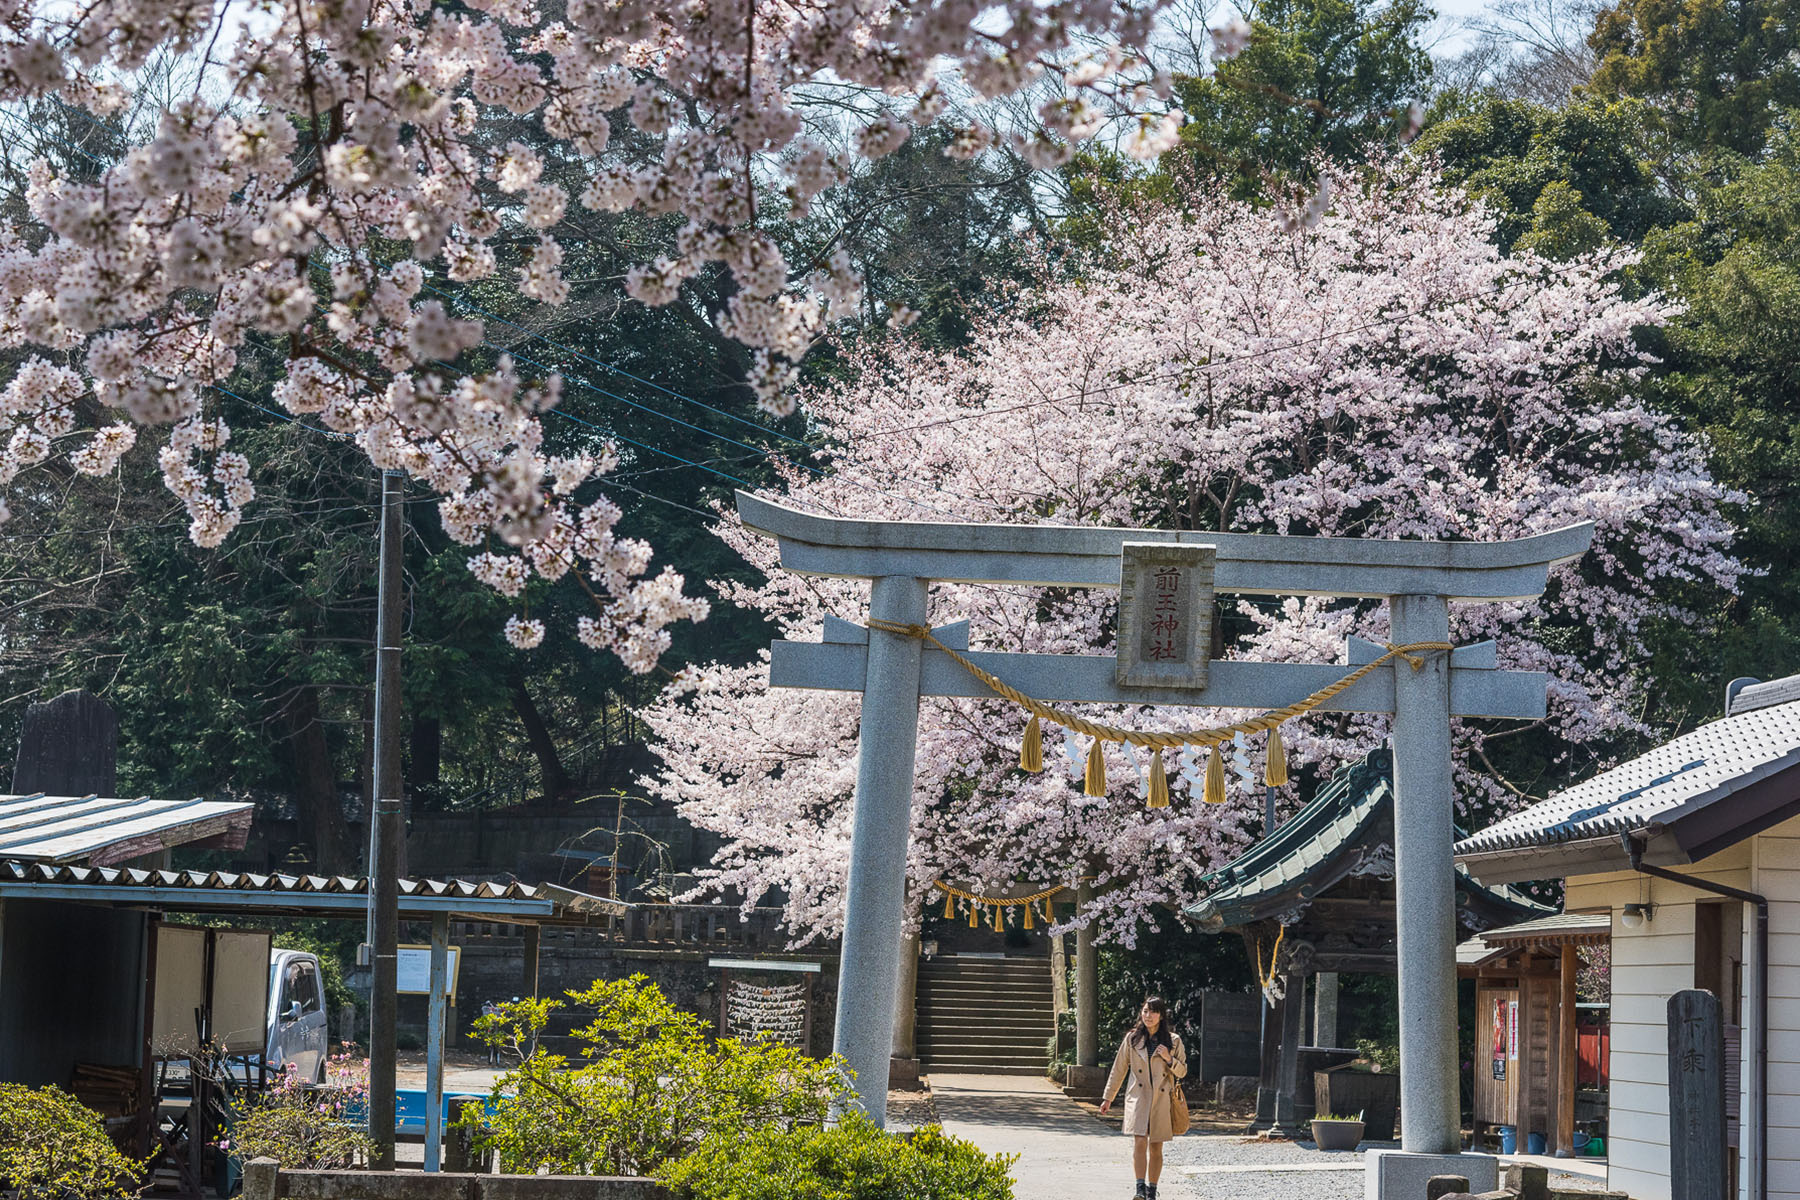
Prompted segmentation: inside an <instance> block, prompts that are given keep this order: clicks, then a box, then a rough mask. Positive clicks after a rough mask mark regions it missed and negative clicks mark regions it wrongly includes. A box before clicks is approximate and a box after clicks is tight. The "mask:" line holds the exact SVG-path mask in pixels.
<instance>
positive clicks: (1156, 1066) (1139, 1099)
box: [1100, 1033, 1187, 1142]
mask: <svg viewBox="0 0 1800 1200" xmlns="http://www.w3.org/2000/svg"><path fill="white" fill-rule="evenodd" d="M1169 1037H1170V1038H1171V1039H1172V1041H1173V1045H1171V1046H1170V1048H1169V1050H1170V1053H1171V1054H1172V1055H1173V1056H1174V1062H1173V1063H1169V1064H1165V1063H1164V1062H1163V1061H1162V1060H1161V1059H1160V1058H1159V1059H1154V1060H1153V1059H1152V1058H1151V1057H1150V1055H1149V1054H1147V1053H1145V1052H1144V1051H1143V1050H1141V1049H1139V1048H1138V1047H1137V1046H1136V1045H1135V1044H1134V1043H1133V1041H1132V1038H1131V1035H1130V1034H1126V1035H1125V1040H1124V1041H1123V1042H1121V1043H1119V1053H1118V1056H1117V1057H1116V1058H1114V1059H1113V1067H1112V1072H1111V1073H1110V1074H1108V1075H1107V1077H1106V1090H1105V1091H1104V1092H1102V1093H1100V1098H1101V1099H1102V1100H1111V1099H1112V1098H1113V1093H1115V1092H1117V1091H1118V1090H1119V1085H1120V1084H1121V1083H1125V1082H1126V1080H1127V1079H1128V1078H1129V1081H1130V1082H1129V1083H1128V1084H1127V1086H1126V1089H1125V1125H1124V1128H1123V1129H1122V1130H1121V1132H1123V1133H1127V1134H1130V1135H1131V1136H1133V1137H1147V1138H1149V1139H1150V1140H1151V1141H1153V1142H1166V1141H1168V1140H1169V1139H1170V1138H1171V1137H1173V1136H1174V1134H1173V1131H1172V1130H1171V1128H1170V1125H1169V1089H1170V1088H1171V1087H1179V1086H1180V1085H1179V1084H1177V1083H1175V1082H1174V1081H1173V1080H1170V1081H1167V1082H1165V1078H1164V1077H1165V1076H1166V1075H1168V1074H1169V1073H1171V1072H1172V1073H1173V1074H1174V1076H1175V1079H1182V1078H1185V1077H1186V1075H1187V1048H1186V1047H1185V1046H1183V1045H1182V1044H1181V1035H1180V1034H1178V1033H1171V1034H1170V1035H1169Z"/></svg>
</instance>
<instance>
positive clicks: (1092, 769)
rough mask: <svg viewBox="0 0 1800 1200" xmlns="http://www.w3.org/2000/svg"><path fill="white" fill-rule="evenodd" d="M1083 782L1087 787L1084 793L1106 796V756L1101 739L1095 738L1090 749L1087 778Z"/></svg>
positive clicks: (1083, 789) (1084, 788)
mask: <svg viewBox="0 0 1800 1200" xmlns="http://www.w3.org/2000/svg"><path fill="white" fill-rule="evenodd" d="M1083 782H1084V784H1085V786H1084V787H1083V788H1082V791H1084V792H1086V793H1087V794H1088V795H1090V796H1104V795H1106V755H1105V753H1103V747H1102V746H1101V743H1100V739H1099V738H1095V739H1094V744H1093V745H1091V746H1089V747H1088V756H1087V777H1086V779H1085V780H1084V781H1083Z"/></svg>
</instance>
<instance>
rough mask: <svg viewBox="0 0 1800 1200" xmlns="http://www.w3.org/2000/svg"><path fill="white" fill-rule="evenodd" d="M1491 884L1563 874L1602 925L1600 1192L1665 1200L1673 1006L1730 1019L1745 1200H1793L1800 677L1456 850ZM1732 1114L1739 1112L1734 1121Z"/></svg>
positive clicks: (1796, 1173) (1737, 1165)
mask: <svg viewBox="0 0 1800 1200" xmlns="http://www.w3.org/2000/svg"><path fill="white" fill-rule="evenodd" d="M1457 859H1458V862H1459V863H1460V864H1461V865H1462V866H1464V867H1466V868H1467V869H1468V870H1470V871H1471V872H1473V873H1474V874H1475V875H1476V876H1478V877H1479V878H1481V879H1482V880H1484V881H1488V882H1495V883H1505V882H1516V881H1522V880H1528V879H1554V878H1561V879H1563V880H1564V881H1565V887H1564V905H1565V907H1566V908H1567V910H1568V911H1570V912H1576V913H1582V912H1585V913H1592V914H1595V915H1597V916H1598V917H1600V918H1602V919H1604V920H1605V921H1606V922H1607V923H1608V926H1609V930H1610V938H1611V947H1612V957H1611V987H1612V999H1611V1018H1612V1021H1611V1039H1612V1046H1611V1055H1610V1064H1609V1065H1610V1073H1611V1082H1610V1086H1609V1088H1608V1092H1607V1096H1608V1105H1607V1160H1608V1183H1609V1186H1610V1187H1611V1188H1612V1189H1613V1190H1615V1191H1624V1192H1627V1193H1629V1194H1630V1195H1631V1196H1632V1197H1633V1198H1634V1200H1668V1198H1669V1197H1670V1196H1671V1195H1673V1194H1675V1190H1676V1189H1675V1181H1674V1180H1673V1179H1672V1178H1671V1171H1672V1168H1671V1154H1670V1142H1671V1139H1672V1137H1673V1136H1675V1131H1674V1130H1672V1129H1671V1121H1670V1100H1669V1097H1670V1087H1669V1049H1668V1047H1669V1025H1668V1017H1667V1011H1668V1010H1667V1006H1668V1001H1669V998H1670V996H1672V995H1673V994H1674V993H1676V992H1679V991H1684V990H1686V989H1690V988H1700V989H1704V990H1706V991H1710V992H1712V993H1713V994H1715V995H1716V996H1717V997H1718V998H1719V1000H1720V1004H1721V1007H1722V1009H1723V1014H1724V1022H1725V1025H1726V1030H1725V1033H1726V1038H1725V1053H1726V1064H1725V1077H1726V1099H1727V1106H1726V1107H1727V1111H1726V1117H1727V1122H1728V1123H1727V1127H1726V1129H1727V1134H1726V1146H1727V1159H1728V1163H1729V1164H1730V1166H1731V1168H1732V1170H1733V1172H1734V1176H1735V1180H1736V1183H1735V1185H1734V1186H1733V1188H1732V1190H1731V1193H1730V1194H1732V1195H1735V1196H1737V1197H1740V1200H1800V676H1793V677H1789V678H1787V679H1781V680H1776V681H1773V682H1770V683H1762V684H1758V683H1754V682H1751V681H1737V682H1735V683H1734V684H1733V685H1732V687H1731V688H1729V689H1728V690H1727V699H1726V715H1725V716H1724V717H1723V718H1722V719H1720V720H1717V721H1713V722H1711V723H1710V724H1707V725H1702V726H1701V727H1700V728H1698V729H1695V730H1693V731H1692V732H1691V733H1686V734H1683V735H1682V736H1681V737H1678V738H1676V739H1674V740H1673V741H1671V742H1668V743H1666V744H1664V745H1662V746H1659V747H1657V748H1655V749H1653V750H1651V751H1649V752H1648V753H1646V754H1643V755H1640V756H1639V757H1638V758H1635V759H1632V760H1631V761H1629V762H1626V763H1624V764H1622V765H1620V766H1618V767H1615V768H1614V769H1612V770H1610V771H1606V772H1604V773H1602V774H1600V775H1597V776H1595V777H1594V778H1592V779H1589V780H1586V781H1584V782H1582V783H1579V784H1576V785H1575V786H1574V787H1571V788H1569V789H1567V790H1565V791H1563V792H1561V793H1559V794H1557V795H1555V796H1552V797H1551V798H1550V799H1548V800H1546V801H1544V802H1542V803H1540V804H1537V805H1534V806H1532V807H1531V808H1528V809H1525V810H1523V811H1521V812H1518V813H1514V814H1513V815H1512V816H1510V817H1507V818H1506V819H1505V820H1503V821H1501V822H1499V823H1498V824H1496V825H1495V826H1493V827H1492V828H1490V829H1486V830H1483V831H1482V832H1480V833H1478V834H1476V835H1474V836H1473V837H1470V838H1467V839H1465V840H1463V841H1462V842H1460V843H1459V844H1458V846H1457ZM1740 1114H1741V1116H1742V1119H1741V1120H1738V1119H1737V1117H1738V1116H1739V1115H1740Z"/></svg>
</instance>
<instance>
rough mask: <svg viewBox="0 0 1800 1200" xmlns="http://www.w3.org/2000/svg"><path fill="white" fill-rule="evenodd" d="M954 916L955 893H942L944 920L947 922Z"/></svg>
mask: <svg viewBox="0 0 1800 1200" xmlns="http://www.w3.org/2000/svg"><path fill="white" fill-rule="evenodd" d="M955 915H956V893H955V892H945V893H944V920H946V921H948V920H949V919H950V918H951V917H954V916H955Z"/></svg>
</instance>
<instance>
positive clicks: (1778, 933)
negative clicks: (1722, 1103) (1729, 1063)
mask: <svg viewBox="0 0 1800 1200" xmlns="http://www.w3.org/2000/svg"><path fill="white" fill-rule="evenodd" d="M1754 853H1755V858H1754V870H1753V875H1754V880H1753V882H1752V884H1751V886H1750V890H1751V891H1754V892H1760V893H1762V894H1763V895H1764V896H1766V897H1768V899H1769V963H1770V967H1769V1196H1770V1198H1771V1200H1800V820H1794V821H1789V822H1787V823H1786V824H1783V825H1778V826H1776V827H1775V828H1774V829H1772V830H1770V831H1769V832H1767V833H1765V834H1762V835H1760V836H1758V837H1757V838H1756V839H1755V851H1754ZM1744 939H1745V955H1744V961H1745V962H1746V963H1749V962H1751V961H1752V959H1753V958H1754V954H1753V952H1752V949H1751V947H1753V946H1754V939H1755V921H1754V919H1753V918H1747V919H1746V920H1745V922H1744ZM1750 986H1751V984H1750V975H1749V971H1748V970H1746V972H1745V979H1744V988H1745V993H1746V995H1748V993H1749V988H1750ZM1752 1053H1754V1043H1753V1042H1752V1041H1751V1040H1750V1035H1749V1032H1748V1031H1746V1032H1745V1038H1744V1054H1745V1059H1746V1066H1748V1059H1749V1056H1750V1055H1751V1054H1752ZM1744 1079H1745V1086H1746V1088H1747V1087H1748V1084H1749V1071H1748V1070H1746V1071H1745V1073H1744ZM1744 1111H1746V1112H1748V1111H1749V1109H1748V1108H1747V1107H1746V1108H1745V1110H1744Z"/></svg>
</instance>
